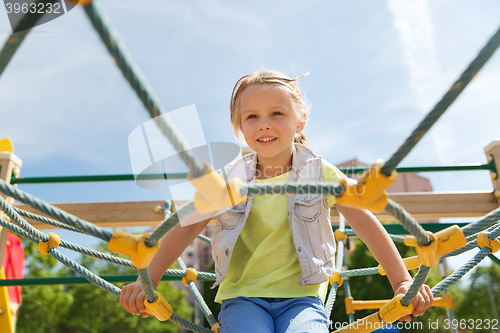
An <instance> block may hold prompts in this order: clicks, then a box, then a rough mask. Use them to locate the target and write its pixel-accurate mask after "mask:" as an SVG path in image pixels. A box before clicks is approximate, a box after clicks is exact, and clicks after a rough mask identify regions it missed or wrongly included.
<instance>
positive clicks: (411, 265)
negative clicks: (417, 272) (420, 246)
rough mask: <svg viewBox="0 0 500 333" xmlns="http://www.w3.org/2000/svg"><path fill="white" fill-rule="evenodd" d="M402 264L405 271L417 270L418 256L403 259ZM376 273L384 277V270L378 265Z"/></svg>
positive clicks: (418, 264) (418, 265)
mask: <svg viewBox="0 0 500 333" xmlns="http://www.w3.org/2000/svg"><path fill="white" fill-rule="evenodd" d="M403 263H404V264H405V267H406V269H407V270H410V269H415V268H419V267H420V258H419V257H418V256H414V257H409V258H404V259H403ZM378 273H379V274H380V275H382V276H384V275H385V270H384V269H383V268H382V266H380V265H378Z"/></svg>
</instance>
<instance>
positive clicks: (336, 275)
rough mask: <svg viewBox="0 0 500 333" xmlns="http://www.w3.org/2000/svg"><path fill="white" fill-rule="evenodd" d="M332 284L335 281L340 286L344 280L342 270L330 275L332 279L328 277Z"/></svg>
mask: <svg viewBox="0 0 500 333" xmlns="http://www.w3.org/2000/svg"><path fill="white" fill-rule="evenodd" d="M328 281H329V282H330V284H333V283H334V282H337V287H340V286H341V285H342V283H343V282H344V279H342V277H341V276H340V272H338V271H337V272H335V273H334V274H333V275H332V276H330V279H328Z"/></svg>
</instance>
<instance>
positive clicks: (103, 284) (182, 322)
mask: <svg viewBox="0 0 500 333" xmlns="http://www.w3.org/2000/svg"><path fill="white" fill-rule="evenodd" d="M0 225H1V226H2V227H5V228H7V229H9V230H10V231H12V232H14V233H16V234H18V235H19V236H21V237H24V238H26V239H28V240H30V241H32V242H33V243H35V244H38V242H39V240H38V239H36V238H35V237H33V236H32V235H31V234H29V233H28V232H26V231H24V230H23V229H21V228H19V227H17V226H15V225H14V224H12V223H9V222H7V221H5V220H3V219H0ZM49 254H50V255H52V256H53V257H54V258H56V259H57V260H58V261H59V262H61V263H62V264H64V265H65V266H67V267H69V268H71V269H72V270H74V271H75V272H77V273H78V274H80V275H81V276H83V277H84V278H85V279H87V280H88V281H89V282H91V283H93V284H95V285H97V286H98V287H100V288H102V289H104V290H106V291H108V292H110V293H111V294H113V295H115V296H117V297H120V289H119V288H117V287H116V286H114V285H113V284H111V283H109V282H107V281H106V280H104V279H102V278H100V277H99V276H97V275H95V274H94V273H92V272H91V271H89V270H88V269H86V268H85V267H83V266H81V265H80V264H78V263H76V262H74V261H73V260H71V259H69V258H67V257H66V256H65V255H63V254H62V253H60V252H59V251H58V250H56V249H50V250H49ZM167 272H168V271H167ZM170 273H172V272H170ZM174 273H175V272H174ZM184 274H185V272H184ZM184 274H182V275H184ZM211 275H212V276H211V277H212V278H213V279H215V274H211ZM170 320H172V321H174V322H175V323H177V324H178V325H179V326H181V327H183V328H186V329H189V330H192V331H194V332H211V331H210V330H207V329H205V328H203V327H200V326H198V325H196V324H193V323H191V322H189V321H187V320H186V319H184V318H182V317H180V316H178V315H177V314H175V313H173V314H172V316H171V317H170Z"/></svg>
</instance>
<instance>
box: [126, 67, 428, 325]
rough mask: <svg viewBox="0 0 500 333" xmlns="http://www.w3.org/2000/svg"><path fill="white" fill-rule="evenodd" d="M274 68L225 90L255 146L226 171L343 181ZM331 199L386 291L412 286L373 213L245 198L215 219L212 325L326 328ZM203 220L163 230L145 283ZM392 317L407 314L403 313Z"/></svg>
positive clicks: (130, 302) (324, 199)
mask: <svg viewBox="0 0 500 333" xmlns="http://www.w3.org/2000/svg"><path fill="white" fill-rule="evenodd" d="M298 79H299V78H296V79H292V78H289V77H288V76H286V75H284V74H283V73H280V72H278V71H272V70H260V71H258V72H254V73H251V74H249V75H245V76H243V77H242V78H241V79H239V80H238V82H237V83H236V85H235V87H234V90H233V94H232V97H231V107H230V112H231V127H232V129H233V132H234V133H235V135H236V137H237V138H238V139H241V134H243V136H244V139H245V141H246V143H247V144H248V146H249V147H250V148H251V149H252V150H253V151H254V153H250V154H248V155H245V156H244V157H243V158H242V159H241V160H239V161H237V162H236V163H235V164H233V165H231V166H230V167H229V168H227V170H226V173H227V176H228V178H232V177H234V176H235V173H236V172H235V170H236V169H238V168H239V169H240V170H241V167H244V170H245V171H244V173H246V179H243V180H244V181H246V182H250V183H253V182H255V183H264V182H277V181H278V182H279V181H298V182H301V181H324V182H333V183H337V182H338V181H339V180H340V179H347V178H346V177H345V176H344V175H343V174H342V173H341V172H340V171H339V170H338V169H337V168H336V167H334V166H333V165H331V164H330V163H328V162H326V161H325V160H323V159H322V158H321V156H319V155H316V154H315V153H314V152H313V151H312V150H311V149H310V148H308V146H307V143H306V141H305V136H304V135H303V133H302V130H303V129H304V126H305V124H306V122H307V114H308V108H307V105H306V103H305V101H304V99H303V97H302V94H301V92H300V90H299V87H298V84H297V80H298ZM331 206H335V208H337V209H338V211H339V212H340V213H342V214H343V215H344V217H345V218H346V219H347V221H348V222H349V224H350V226H351V227H352V229H353V230H354V231H355V232H356V234H357V235H358V236H359V237H360V238H361V240H362V241H363V242H364V243H365V244H366V245H367V246H368V248H369V249H370V251H371V253H372V254H373V256H374V257H375V259H377V261H378V262H379V263H380V264H381V265H382V267H383V268H384V270H385V271H386V272H387V277H388V278H389V281H390V283H391V285H392V288H393V290H394V292H395V294H404V293H405V292H406V291H407V290H408V288H409V286H410V285H411V283H412V278H411V276H410V275H409V273H408V271H407V270H406V268H405V266H404V264H403V262H402V260H401V257H400V255H399V252H398V251H397V249H396V247H395V246H394V243H393V242H392V240H391V239H390V237H389V235H388V234H387V233H386V231H385V229H384V228H383V227H382V225H381V224H380V222H379V221H378V220H377V219H376V218H375V216H374V215H373V214H372V213H370V212H369V211H367V210H359V209H355V208H350V207H346V206H342V205H339V204H336V203H335V196H333V195H332V196H330V195H327V196H323V195H320V194H288V195H285V194H281V195H261V196H255V197H249V198H248V199H247V201H246V202H244V203H241V204H239V205H237V206H235V207H233V208H231V209H230V210H228V211H226V212H224V213H222V214H220V215H219V216H218V217H217V224H216V229H215V231H214V234H213V236H212V255H213V257H214V260H215V271H216V275H217V280H216V282H215V284H214V286H213V287H212V288H214V287H215V286H217V285H219V284H220V286H219V291H218V293H217V296H216V301H218V302H222V307H221V312H220V314H219V322H220V324H221V332H238V333H239V332H252V333H254V332H259V333H261V332H262V333H264V332H279V333H281V332H287V333H288V332H305V331H308V330H307V329H306V330H305V329H304V328H306V327H314V329H313V330H309V331H308V332H328V328H327V327H328V323H329V318H327V314H326V311H325V308H324V304H323V298H324V296H325V294H326V286H327V281H328V279H329V277H330V276H332V275H333V274H334V273H335V260H334V259H335V258H334V254H335V240H334V236H333V232H332V229H331V225H330V207H331ZM209 221H210V219H207V220H205V221H202V222H199V223H196V224H191V225H188V226H185V227H181V226H180V225H178V226H177V227H176V228H174V229H173V230H171V231H170V232H169V233H167V235H165V237H164V239H163V241H162V243H161V247H160V249H159V251H158V253H157V254H156V256H155V258H154V259H153V261H152V262H151V264H150V265H149V267H148V270H149V274H150V276H151V279H152V281H153V285H154V287H156V285H157V284H158V282H159V281H160V279H161V277H162V276H163V274H164V273H165V271H166V270H167V269H168V268H169V267H170V266H171V265H172V264H173V263H174V262H175V260H176V259H177V258H178V257H179V256H180V255H181V253H182V252H183V251H184V249H185V248H186V247H187V246H188V245H189V244H190V243H191V242H192V241H193V240H194V239H195V238H196V236H197V235H198V234H199V233H200V232H201V231H202V230H203V229H204V228H205V226H206V225H207V224H208V222H209ZM432 301H433V296H432V293H431V291H430V289H429V287H428V286H426V285H424V286H422V288H421V289H420V291H419V293H418V294H417V296H416V297H415V298H414V300H413V307H414V311H413V315H414V316H420V315H422V314H423V313H424V312H425V311H426V310H427V308H429V307H430V306H431V304H432ZM143 302H144V293H143V291H142V287H141V283H140V281H137V282H135V283H132V284H129V285H127V286H125V287H123V289H122V291H121V295H120V303H121V304H122V305H123V306H124V307H125V308H126V309H127V311H129V312H130V313H134V314H141V313H142V312H143V311H144V303H143ZM400 320H405V321H410V320H411V319H410V317H409V316H405V317H402V318H400Z"/></svg>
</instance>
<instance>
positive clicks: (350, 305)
mask: <svg viewBox="0 0 500 333" xmlns="http://www.w3.org/2000/svg"><path fill="white" fill-rule="evenodd" d="M344 303H345V313H347V314H354V313H355V310H354V297H346V298H344Z"/></svg>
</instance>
